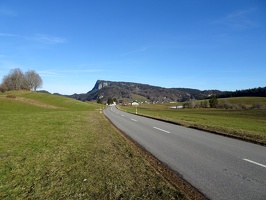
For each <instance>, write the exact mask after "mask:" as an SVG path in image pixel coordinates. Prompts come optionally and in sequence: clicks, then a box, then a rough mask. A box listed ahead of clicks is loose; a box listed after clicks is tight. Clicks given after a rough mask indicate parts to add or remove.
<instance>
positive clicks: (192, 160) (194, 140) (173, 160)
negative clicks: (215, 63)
mask: <svg viewBox="0 0 266 200" xmlns="http://www.w3.org/2000/svg"><path fill="white" fill-rule="evenodd" d="M104 114H105V115H106V116H107V117H108V118H109V119H110V120H111V121H112V122H113V124H114V125H116V126H117V127H118V128H119V129H120V130H121V131H123V132H124V133H125V134H127V135H129V136H130V137H131V138H132V139H134V140H135V141H136V142H138V143H139V144H140V145H142V146H143V147H144V148H145V149H146V150H148V151H149V152H150V153H152V154H153V155H154V156H155V157H157V158H158V159H159V160H161V161H162V162H164V163H166V164H167V165H168V166H169V167H170V168H171V169H173V170H174V171H176V172H178V173H179V174H181V175H182V176H183V178H184V179H185V180H187V181H188V182H189V183H191V184H192V185H193V186H194V187H196V188H197V189H199V190H200V191H201V192H202V193H203V194H205V195H206V196H207V197H208V198H210V199H249V200H250V199H254V200H259V199H263V200H265V199H266V147H263V146H260V145H256V144H252V143H248V142H243V141H240V140H236V139H231V138H227V137H223V136H219V135H215V134H211V133H207V132H204V131H199V130H194V129H190V128H185V127H182V126H178V125H174V124H170V123H165V122H161V121H158V120H153V119H149V118H145V117H141V116H137V115H133V114H129V113H126V112H122V111H120V110H118V109H117V108H116V107H114V106H112V107H108V108H107V109H105V110H104Z"/></svg>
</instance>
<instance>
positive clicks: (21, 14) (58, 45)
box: [0, 0, 266, 94]
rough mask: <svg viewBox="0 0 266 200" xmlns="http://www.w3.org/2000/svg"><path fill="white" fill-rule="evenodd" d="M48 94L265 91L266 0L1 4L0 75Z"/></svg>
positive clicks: (5, 0) (6, 0)
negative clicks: (149, 88)
mask: <svg viewBox="0 0 266 200" xmlns="http://www.w3.org/2000/svg"><path fill="white" fill-rule="evenodd" d="M14 68H20V69H21V70H22V71H24V72H25V71H27V70H29V69H30V70H35V71H36V72H37V73H38V74H39V75H40V76H41V77H42V79H43V82H44V84H43V87H42V89H44V90H48V91H49V92H52V93H54V92H59V93H61V94H73V93H86V92H88V91H90V90H91V89H92V88H93V86H94V84H95V82H96V81H97V80H98V79H101V80H109V81H125V82H137V83H145V84H150V85H155V86H161V87H167V88H172V87H186V88H195V89H200V90H205V89H219V90H231V91H235V90H240V89H248V88H254V87H265V86H266V1H265V0H0V79H2V78H3V76H4V75H7V74H8V73H9V71H10V70H11V69H14Z"/></svg>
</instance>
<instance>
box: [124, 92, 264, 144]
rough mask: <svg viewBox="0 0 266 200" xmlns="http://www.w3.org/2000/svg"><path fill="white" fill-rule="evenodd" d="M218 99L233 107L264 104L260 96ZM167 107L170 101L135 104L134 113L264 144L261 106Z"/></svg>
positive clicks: (130, 110) (129, 110)
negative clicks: (226, 107)
mask: <svg viewBox="0 0 266 200" xmlns="http://www.w3.org/2000/svg"><path fill="white" fill-rule="evenodd" d="M219 101H226V102H229V103H230V104H232V105H233V104H237V105H241V106H237V107H239V108H240V107H245V108H251V107H252V105H256V104H258V103H259V104H263V105H264V104H266V98H260V97H242V98H228V99H222V100H221V99H220V100H219ZM179 105H180V103H179ZM170 106H173V104H142V105H140V106H138V107H137V112H138V114H140V115H144V116H149V117H153V118H158V119H162V120H165V121H169V122H174V123H177V124H180V125H183V126H187V127H192V128H197V129H201V130H206V131H209V132H213V133H218V134H223V135H228V136H231V137H236V138H240V139H244V140H247V141H252V142H255V143H260V144H263V145H266V110H265V109H216V108H187V109H171V108H170ZM120 109H122V110H125V111H128V112H132V113H135V112H136V107H132V106H121V107H120Z"/></svg>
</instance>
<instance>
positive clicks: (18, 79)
mask: <svg viewBox="0 0 266 200" xmlns="http://www.w3.org/2000/svg"><path fill="white" fill-rule="evenodd" d="M3 84H4V85H6V86H7V88H8V90H20V89H25V77H24V74H23V72H22V71H21V69H19V68H16V69H12V70H11V71H10V73H9V74H8V75H7V76H5V77H4V78H3Z"/></svg>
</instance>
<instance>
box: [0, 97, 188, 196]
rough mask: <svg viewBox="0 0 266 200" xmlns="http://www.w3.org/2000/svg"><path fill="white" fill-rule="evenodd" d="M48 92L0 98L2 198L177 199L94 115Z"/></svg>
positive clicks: (94, 110)
mask: <svg viewBox="0 0 266 200" xmlns="http://www.w3.org/2000/svg"><path fill="white" fill-rule="evenodd" d="M99 108H100V106H99V105H98V104H94V103H84V102H80V101H75V100H73V99H69V98H65V97H59V96H55V95H50V94H41V93H33V92H9V93H3V94H0V199H182V198H184V197H183V196H182V195H181V194H180V193H179V192H178V191H177V190H176V189H175V188H173V187H172V186H171V185H170V184H169V183H167V182H166V181H165V180H164V178H162V177H161V176H160V175H159V174H158V173H156V172H155V170H154V169H153V168H152V167H151V166H150V164H149V163H148V162H147V161H146V160H144V159H143V158H142V156H141V155H140V153H139V152H138V151H136V150H135V149H134V148H133V147H132V146H131V145H129V144H128V143H127V142H126V141H125V139H124V138H123V137H121V135H120V134H118V133H117V132H116V131H115V130H114V129H113V128H112V126H110V123H109V122H108V121H107V120H106V119H105V117H104V116H103V114H100V112H99Z"/></svg>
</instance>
